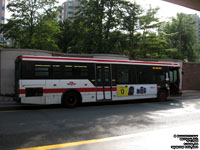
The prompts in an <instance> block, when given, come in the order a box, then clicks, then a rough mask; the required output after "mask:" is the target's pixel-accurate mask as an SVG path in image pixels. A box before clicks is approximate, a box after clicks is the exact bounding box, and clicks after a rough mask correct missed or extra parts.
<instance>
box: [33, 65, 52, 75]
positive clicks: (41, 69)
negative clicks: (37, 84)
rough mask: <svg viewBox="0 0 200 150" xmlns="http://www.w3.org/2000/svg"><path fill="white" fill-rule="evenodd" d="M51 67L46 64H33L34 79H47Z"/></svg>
mask: <svg viewBox="0 0 200 150" xmlns="http://www.w3.org/2000/svg"><path fill="white" fill-rule="evenodd" d="M50 67H51V65H46V64H35V69H34V70H35V77H38V78H41V77H49V72H50Z"/></svg>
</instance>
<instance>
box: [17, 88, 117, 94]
mask: <svg viewBox="0 0 200 150" xmlns="http://www.w3.org/2000/svg"><path fill="white" fill-rule="evenodd" d="M66 90H69V89H67V88H59V89H43V93H63V92H64V91H66ZM76 90H78V91H79V92H96V91H98V92H103V87H97V89H96V88H76ZM116 90H117V88H116V87H113V88H112V91H116ZM104 91H106V92H108V91H111V88H110V87H108V88H104ZM19 93H20V94H26V90H25V89H20V90H19Z"/></svg>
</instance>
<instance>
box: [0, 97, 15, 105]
mask: <svg viewBox="0 0 200 150" xmlns="http://www.w3.org/2000/svg"><path fill="white" fill-rule="evenodd" d="M2 104H17V102H15V101H14V100H13V97H8V96H0V105H2Z"/></svg>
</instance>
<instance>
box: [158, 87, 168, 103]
mask: <svg viewBox="0 0 200 150" xmlns="http://www.w3.org/2000/svg"><path fill="white" fill-rule="evenodd" d="M167 96H168V94H167V91H166V90H164V89H161V90H160V91H159V92H158V98H157V99H158V101H165V100H167Z"/></svg>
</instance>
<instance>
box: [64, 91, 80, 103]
mask: <svg viewBox="0 0 200 150" xmlns="http://www.w3.org/2000/svg"><path fill="white" fill-rule="evenodd" d="M68 93H75V94H76V95H77V96H78V99H79V102H80V103H81V102H82V96H81V94H80V92H79V91H77V90H76V89H70V90H67V91H65V92H64V93H63V94H62V97H61V102H62V104H63V100H64V98H65V96H66V95H67V94H68Z"/></svg>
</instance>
